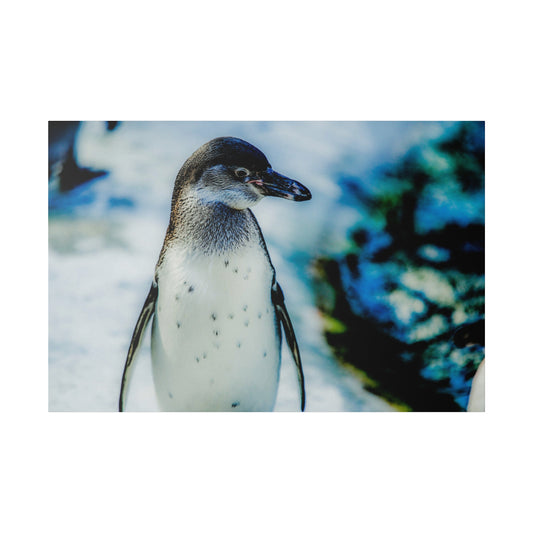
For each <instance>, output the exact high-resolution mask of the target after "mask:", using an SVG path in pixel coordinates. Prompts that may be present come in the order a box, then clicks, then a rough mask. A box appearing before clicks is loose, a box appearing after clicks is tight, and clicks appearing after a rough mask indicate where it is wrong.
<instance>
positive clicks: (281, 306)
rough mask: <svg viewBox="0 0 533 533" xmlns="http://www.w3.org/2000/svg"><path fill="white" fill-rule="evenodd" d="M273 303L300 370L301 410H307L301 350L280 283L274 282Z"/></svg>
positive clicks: (297, 367)
mask: <svg viewBox="0 0 533 533" xmlns="http://www.w3.org/2000/svg"><path fill="white" fill-rule="evenodd" d="M272 303H273V304H274V307H275V309H276V314H277V315H278V318H279V319H280V321H281V323H282V325H283V331H284V332H285V339H286V340H287V344H288V345H289V348H290V350H291V353H292V357H293V359H294V362H295V363H296V369H297V370H298V383H299V384H300V409H301V410H302V411H304V410H305V383H304V371H303V368H302V359H301V357H300V350H299V349H298V343H297V342H296V335H295V334H294V328H293V327H292V323H291V319H290V317H289V313H288V311H287V307H286V306H285V297H284V296H283V291H282V290H281V287H280V286H279V283H277V282H276V281H274V285H272Z"/></svg>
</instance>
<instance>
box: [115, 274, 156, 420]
mask: <svg viewBox="0 0 533 533" xmlns="http://www.w3.org/2000/svg"><path fill="white" fill-rule="evenodd" d="M157 293H158V288H157V284H156V282H155V281H153V282H152V286H151V287H150V291H149V292H148V296H147V297H146V300H145V302H144V305H143V308H142V311H141V314H140V315H139V318H138V319H137V324H135V329H134V330H133V336H132V338H131V343H130V347H129V350H128V356H127V358H126V364H125V365H124V372H123V373H122V382H121V384H120V397H119V400H118V410H119V411H124V404H125V403H126V396H127V393H128V387H129V381H130V376H131V370H132V365H133V362H134V360H135V356H136V355H137V352H138V351H139V348H140V346H141V343H142V340H143V336H144V332H145V330H146V326H148V323H149V322H150V319H151V318H152V315H153V314H154V310H155V302H156V300H157Z"/></svg>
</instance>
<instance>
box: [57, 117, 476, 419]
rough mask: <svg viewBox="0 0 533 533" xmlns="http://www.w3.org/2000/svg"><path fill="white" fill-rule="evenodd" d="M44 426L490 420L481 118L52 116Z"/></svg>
mask: <svg viewBox="0 0 533 533" xmlns="http://www.w3.org/2000/svg"><path fill="white" fill-rule="evenodd" d="M48 126H49V139H48V154H49V165H48V180H49V197H48V202H49V204H48V205H49V232H48V234H49V353H48V369H49V372H48V391H49V405H48V408H49V411H80V412H81V411H96V412H103V411H137V412H138V411H177V412H184V411H197V412H198V411H200V412H208V411H209V412H211V411H224V412H243V411H245V412H252V411H253V412H255V411H299V412H301V411H329V412H335V411H375V412H380V411H425V412H427V411H484V410H485V374H484V372H485V356H484V349H485V340H484V333H485V322H484V318H485V177H484V172H485V170H484V159H485V124H484V122H472V121H469V122H466V121H455V122H437V121H406V122H383V121H381V122H350V121H346V122H306V121H300V122H281V121H279V122H274V121H270V122H269V121H262V122H257V121H249V122H208V121H203V122H147V121H144V122H135V121H50V122H49V124H48Z"/></svg>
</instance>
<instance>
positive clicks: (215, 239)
mask: <svg viewBox="0 0 533 533" xmlns="http://www.w3.org/2000/svg"><path fill="white" fill-rule="evenodd" d="M258 233H259V228H258V227H257V222H256V221H255V218H254V216H253V215H252V213H251V211H250V210H249V209H233V208H231V207H229V206H227V205H226V204H224V203H222V202H206V201H202V200H201V199H199V198H198V196H197V195H195V194H194V193H190V194H184V195H181V196H180V197H178V198H177V199H176V201H175V202H174V204H173V206H172V210H171V215H170V223H169V226H168V230H167V235H166V238H165V244H166V245H168V244H170V243H172V244H178V245H181V246H183V247H185V248H187V249H188V250H190V252H191V253H198V252H200V253H203V254H206V255H223V254H228V253H231V252H232V251H236V250H238V249H239V248H241V247H243V246H246V245H249V244H250V241H251V240H252V239H254V238H257V235H258ZM164 248H165V246H164Z"/></svg>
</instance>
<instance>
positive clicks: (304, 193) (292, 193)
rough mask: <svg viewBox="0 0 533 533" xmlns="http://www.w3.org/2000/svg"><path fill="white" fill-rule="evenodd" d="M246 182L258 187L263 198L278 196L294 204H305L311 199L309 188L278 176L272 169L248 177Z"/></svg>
mask: <svg viewBox="0 0 533 533" xmlns="http://www.w3.org/2000/svg"><path fill="white" fill-rule="evenodd" d="M244 182H245V183H250V184H253V185H255V186H256V187H258V188H259V189H260V190H261V193H262V194H263V196H277V197H278V198H285V199H286V200H293V201H294V202H304V201H306V200H310V199H311V192H310V191H309V189H308V188H307V187H305V186H304V185H302V184H301V183H299V182H297V181H295V180H291V179H290V178H287V177H286V176H283V175H281V174H278V173H277V172H276V171H274V170H272V169H271V168H269V169H268V170H265V171H264V172H259V173H257V174H256V175H255V176H248V178H246V179H245V180H244Z"/></svg>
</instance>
